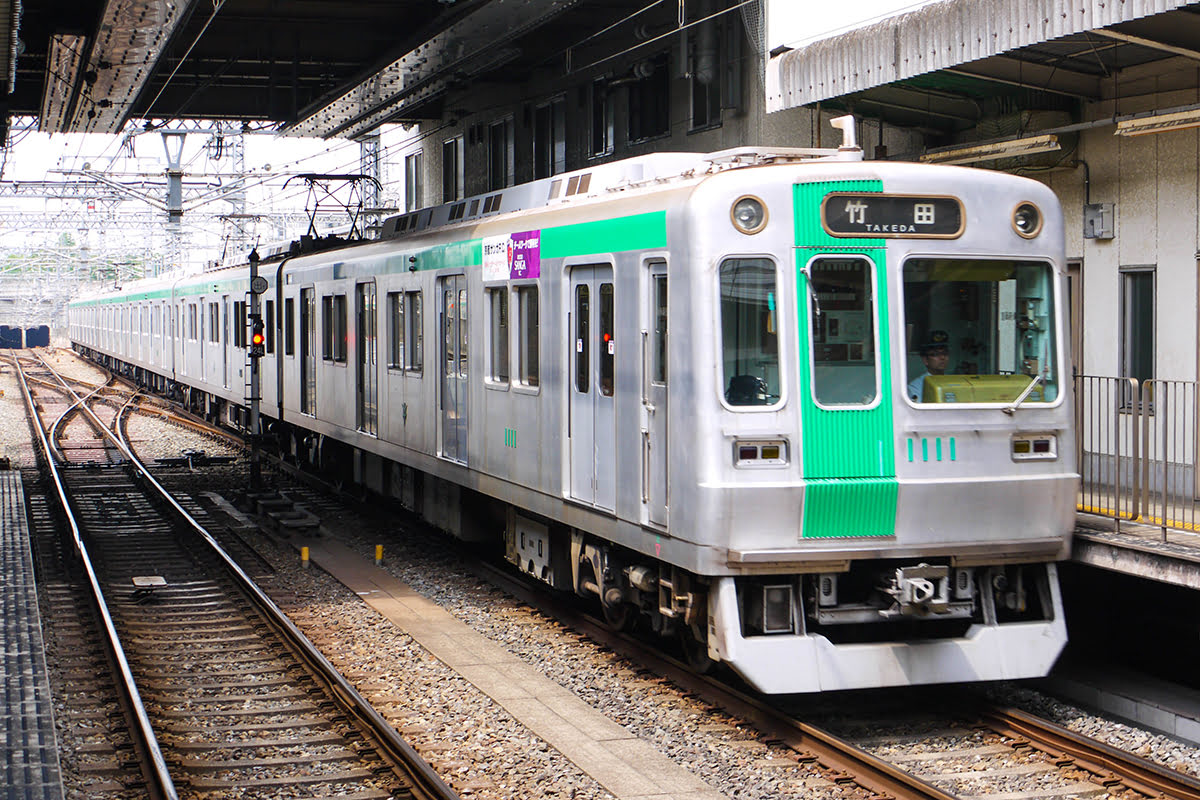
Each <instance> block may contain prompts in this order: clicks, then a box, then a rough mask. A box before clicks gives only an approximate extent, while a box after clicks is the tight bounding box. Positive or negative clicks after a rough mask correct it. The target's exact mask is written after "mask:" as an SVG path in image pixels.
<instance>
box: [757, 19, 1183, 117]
mask: <svg viewBox="0 0 1200 800" xmlns="http://www.w3.org/2000/svg"><path fill="white" fill-rule="evenodd" d="M1198 84H1200V3H1197V2H1183V1H1182V0H1119V2H1101V1H1100V0H942V1H941V2H935V3H932V4H930V5H926V6H922V7H921V8H919V9H917V10H915V11H912V12H909V13H906V14H903V15H901V16H898V17H893V18H891V19H887V20H884V21H882V22H879V23H876V24H874V25H871V26H869V27H865V28H859V29H857V30H853V31H851V32H849V33H845V34H843V35H840V36H836V37H833V38H829V39H824V40H820V41H817V42H814V43H811V44H808V45H806V46H803V47H798V48H796V49H790V50H789V49H786V48H783V47H781V48H778V49H777V50H776V51H775V52H773V53H772V57H771V59H770V61H769V62H768V67H767V105H768V109H769V110H770V111H778V110H781V109H786V108H792V107H796V106H813V105H816V104H821V105H822V107H823V108H827V109H838V110H850V111H851V112H853V113H855V114H858V115H861V116H864V117H871V118H875V119H882V120H884V121H887V122H890V123H893V124H897V125H903V126H907V127H913V128H919V129H924V130H926V131H927V132H928V133H931V134H934V135H935V137H936V135H938V134H942V135H944V137H945V138H946V139H947V140H950V139H954V138H956V134H959V133H961V132H963V131H966V130H968V129H976V128H979V127H981V126H986V124H987V123H988V122H989V121H991V122H992V123H994V124H992V125H991V126H990V130H991V132H992V133H993V134H995V135H997V136H999V135H1002V134H1004V133H1015V132H1016V131H1015V130H1012V131H1005V130H1003V127H1004V126H1003V125H1002V124H1000V123H995V120H997V119H1003V118H1005V117H1006V115H1007V117H1008V118H1010V119H1013V118H1015V117H1016V116H1017V115H1018V114H1019V113H1020V112H1025V113H1026V114H1028V113H1029V112H1030V110H1037V111H1041V112H1049V113H1050V116H1048V118H1052V115H1053V114H1054V113H1055V112H1058V113H1060V114H1061V115H1062V117H1063V118H1066V117H1068V116H1071V115H1072V113H1074V112H1076V111H1077V110H1078V109H1079V108H1081V107H1083V106H1084V105H1086V104H1089V103H1096V102H1104V101H1114V102H1115V105H1114V108H1113V114H1114V115H1119V114H1121V113H1123V112H1124V107H1123V106H1128V107H1130V108H1131V109H1132V108H1133V107H1135V104H1136V103H1137V102H1138V101H1136V100H1133V99H1134V98H1140V97H1151V96H1155V95H1160V96H1161V94H1162V93H1168V92H1171V91H1175V90H1184V91H1183V92H1182V93H1181V96H1183V95H1186V93H1187V92H1188V91H1190V92H1192V98H1193V99H1192V100H1191V102H1192V103H1195V102H1196V99H1200V98H1197V96H1196V94H1195V93H1196V90H1197V89H1198ZM1122 101H1125V102H1124V103H1123V102H1122ZM1137 108H1138V109H1139V110H1140V109H1141V108H1142V107H1141V106H1138V107H1137ZM1076 121H1078V120H1076ZM1027 122H1028V120H1025V121H1024V122H1014V123H1012V124H1013V125H1020V126H1022V127H1024V126H1026V124H1027ZM1035 127H1036V126H1035ZM977 138H978V137H977Z"/></svg>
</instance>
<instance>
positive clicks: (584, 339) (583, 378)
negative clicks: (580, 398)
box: [575, 283, 592, 394]
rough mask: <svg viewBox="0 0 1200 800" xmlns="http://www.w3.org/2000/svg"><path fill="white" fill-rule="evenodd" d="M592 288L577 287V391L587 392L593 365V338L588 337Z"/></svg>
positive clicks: (589, 388)
mask: <svg viewBox="0 0 1200 800" xmlns="http://www.w3.org/2000/svg"><path fill="white" fill-rule="evenodd" d="M589 294H590V290H589V288H588V286H587V284H583V283H581V284H580V285H578V286H576V287H575V391H577V392H579V393H580V394H587V393H588V391H590V390H591V383H590V377H591V374H592V373H591V365H590V364H589V363H588V354H589V353H590V352H591V350H592V348H591V344H590V342H591V339H590V338H589V337H588V328H589V323H590V320H589V319H588V317H589V311H590V310H591V299H590V297H589Z"/></svg>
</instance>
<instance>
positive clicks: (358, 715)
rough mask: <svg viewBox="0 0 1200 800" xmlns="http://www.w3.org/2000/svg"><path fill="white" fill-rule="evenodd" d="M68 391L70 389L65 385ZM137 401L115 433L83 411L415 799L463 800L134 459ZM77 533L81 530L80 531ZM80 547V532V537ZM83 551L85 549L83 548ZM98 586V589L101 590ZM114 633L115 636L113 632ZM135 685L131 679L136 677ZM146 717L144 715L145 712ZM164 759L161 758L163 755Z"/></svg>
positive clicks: (127, 407) (122, 413) (122, 414)
mask: <svg viewBox="0 0 1200 800" xmlns="http://www.w3.org/2000/svg"><path fill="white" fill-rule="evenodd" d="M42 364H43V366H45V367H46V368H47V369H48V370H50V372H51V373H52V374H55V375H57V373H55V372H54V370H53V368H51V367H50V366H49V365H48V364H46V363H45V361H44V360H43V361H42ZM64 387H66V384H65V382H64ZM66 388H67V391H69V392H70V393H71V394H72V395H73V396H75V397H76V398H78V395H77V394H76V393H75V392H74V390H72V389H70V387H66ZM132 400H133V398H130V402H127V403H126V404H125V405H123V406H122V407H121V409H120V411H119V412H118V414H117V417H116V418H115V419H114V420H113V427H114V428H115V429H116V430H115V432H113V431H109V430H108V426H106V425H104V423H103V422H101V421H100V419H99V418H98V417H97V416H96V415H95V414H94V413H93V412H92V410H91V409H89V408H88V407H87V406H86V405H80V410H81V412H82V413H83V414H85V415H86V416H88V417H90V418H91V420H92V421H93V423H94V424H95V425H98V426H99V429H100V430H101V431H102V432H103V433H104V435H105V437H106V438H108V439H109V440H110V441H112V442H113V443H114V444H115V445H116V447H117V449H118V450H119V451H120V452H121V454H122V455H123V456H124V457H125V459H126V461H127V462H128V465H129V466H130V467H131V468H133V469H134V471H135V472H136V473H137V474H138V476H140V477H141V478H142V479H143V480H144V481H145V482H146V483H147V484H148V485H149V486H151V487H152V488H153V489H154V490H155V491H156V492H157V493H158V494H160V495H161V496H162V498H163V500H164V501H166V503H167V504H168V505H170V506H171V508H172V509H174V510H175V512H176V513H177V514H178V515H179V516H180V518H181V519H183V520H184V521H185V522H186V523H187V524H188V525H189V526H190V527H191V528H192V529H193V530H194V531H195V532H196V533H197V535H199V536H200V538H202V539H203V540H204V541H205V542H206V543H207V544H208V545H209V547H210V548H211V549H212V551H213V552H214V553H215V554H216V555H217V557H218V558H219V559H220V560H221V561H223V562H224V564H225V565H226V567H227V568H228V570H229V572H230V574H231V575H232V576H233V578H234V582H235V583H237V584H238V585H239V586H240V587H241V588H242V590H243V591H245V592H246V594H247V595H248V596H249V597H250V599H251V600H252V601H253V602H255V603H256V604H257V605H258V607H259V608H260V610H261V611H262V612H263V615H264V618H265V619H266V620H267V622H268V623H269V624H270V625H271V626H272V627H273V628H275V630H276V631H277V632H278V633H280V635H282V636H283V638H284V639H285V640H286V641H287V642H288V644H289V645H290V646H291V647H292V648H293V650H294V651H295V652H297V653H298V654H299V655H300V656H301V657H302V658H304V659H305V660H306V661H307V662H308V663H309V664H310V665H311V666H312V667H313V668H314V671H315V672H316V674H317V675H318V676H319V678H320V679H321V680H322V681H323V682H324V683H325V684H326V686H327V687H328V688H329V689H330V694H331V695H332V696H333V697H334V698H335V700H336V702H337V703H338V704H339V705H340V706H341V707H342V708H343V710H344V711H345V712H346V713H347V714H349V715H351V716H353V717H354V718H355V719H357V720H358V721H359V722H360V723H361V724H363V725H364V726H365V727H367V728H368V729H369V730H370V731H371V732H372V733H373V734H374V735H375V736H376V739H377V745H378V746H379V749H380V751H382V754H383V755H384V756H385V757H386V758H388V759H389V760H391V761H392V763H393V764H394V765H395V767H397V768H399V769H401V770H403V772H404V774H405V777H406V778H407V779H408V781H409V783H410V784H411V786H412V790H413V793H414V794H416V795H417V796H419V797H422V798H429V799H430V800H459V797H458V794H457V793H456V792H455V791H454V790H453V789H451V788H450V786H449V785H447V784H446V783H445V782H444V781H443V780H442V778H441V777H440V776H439V775H438V774H437V772H436V771H435V770H434V769H433V767H431V766H430V765H429V763H428V762H426V761H425V760H424V759H423V758H421V756H420V754H419V753H417V751H416V750H415V749H414V748H413V747H412V745H410V744H409V743H408V742H406V741H404V740H403V739H402V738H401V737H400V734H399V733H398V732H397V731H396V729H395V728H393V727H392V726H391V725H390V724H388V722H387V720H385V719H384V718H383V716H382V715H381V714H380V713H379V712H378V711H376V710H375V708H374V707H373V706H372V705H371V704H370V703H369V702H368V701H367V700H366V699H365V698H364V697H363V696H362V695H361V694H359V692H358V690H357V689H356V688H354V685H353V684H351V683H350V682H349V681H348V680H346V678H345V677H344V676H343V675H342V674H341V673H340V672H339V671H338V670H337V668H336V667H334V665H333V664H332V662H330V661H329V659H327V658H326V657H325V655H324V654H323V653H322V652H321V651H320V650H319V649H317V647H316V645H314V644H313V643H312V642H311V641H310V640H309V639H308V637H307V636H305V635H304V633H303V631H301V630H300V629H299V628H298V627H296V625H295V623H293V622H292V621H291V619H289V618H288V616H287V615H286V614H285V613H284V612H283V610H282V609H280V608H279V606H278V605H276V604H275V602H274V601H273V600H271V598H270V597H268V596H267V595H266V594H265V593H264V592H263V591H262V589H260V588H259V587H258V585H257V584H256V583H255V582H254V581H253V580H252V579H251V578H250V576H248V575H247V574H246V573H245V572H244V571H243V570H242V568H241V567H240V566H239V565H238V563H237V562H236V561H235V560H234V559H233V557H232V556H230V555H229V554H228V553H227V552H226V551H225V549H224V548H223V547H221V545H220V544H219V543H218V542H217V540H216V539H215V538H214V537H213V536H212V534H210V533H209V532H208V530H207V529H205V527H204V526H203V525H201V524H200V522H199V521H197V520H196V518H195V517H193V516H192V515H191V514H189V513H188V512H187V510H186V509H184V507H183V506H182V505H180V504H179V501H178V500H176V499H175V497H174V496H173V495H172V494H171V493H170V492H169V491H168V490H167V489H166V487H164V486H163V485H162V484H161V483H159V482H158V480H157V479H156V478H155V477H154V476H153V475H152V474H151V473H150V470H149V469H148V468H147V467H146V465H145V464H143V463H142V461H141V460H140V459H139V458H138V457H137V455H135V454H134V452H133V448H132V446H131V445H130V443H129V440H128V437H127V436H126V431H125V427H124V425H123V424H122V422H123V420H124V419H125V415H127V414H128V413H129V411H130V410H131V409H132V408H133V405H132ZM76 531H77V529H76ZM76 536H77V541H79V539H78V532H77V533H76ZM80 546H82V543H80ZM97 586H98V584H97ZM114 633H115V631H114ZM131 679H132V676H131ZM143 713H144V712H143ZM160 757H161V754H160Z"/></svg>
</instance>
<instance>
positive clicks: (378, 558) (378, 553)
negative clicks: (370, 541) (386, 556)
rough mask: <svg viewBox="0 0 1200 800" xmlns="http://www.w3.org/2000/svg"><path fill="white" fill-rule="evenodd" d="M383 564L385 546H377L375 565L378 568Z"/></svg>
mask: <svg viewBox="0 0 1200 800" xmlns="http://www.w3.org/2000/svg"><path fill="white" fill-rule="evenodd" d="M382 563H383V545H381V544H377V545H375V564H376V566H378V565H379V564H382Z"/></svg>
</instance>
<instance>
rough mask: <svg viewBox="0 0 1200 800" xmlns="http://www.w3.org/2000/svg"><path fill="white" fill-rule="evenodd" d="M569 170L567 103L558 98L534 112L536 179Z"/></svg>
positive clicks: (534, 168)
mask: <svg viewBox="0 0 1200 800" xmlns="http://www.w3.org/2000/svg"><path fill="white" fill-rule="evenodd" d="M566 169H567V102H566V100H564V99H563V98H561V97H557V98H555V99H553V100H551V101H550V102H548V103H543V104H542V105H540V106H538V107H537V108H536V109H534V112H533V177H534V178H549V177H550V176H551V175H557V174H558V173H560V172H565V171H566Z"/></svg>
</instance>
